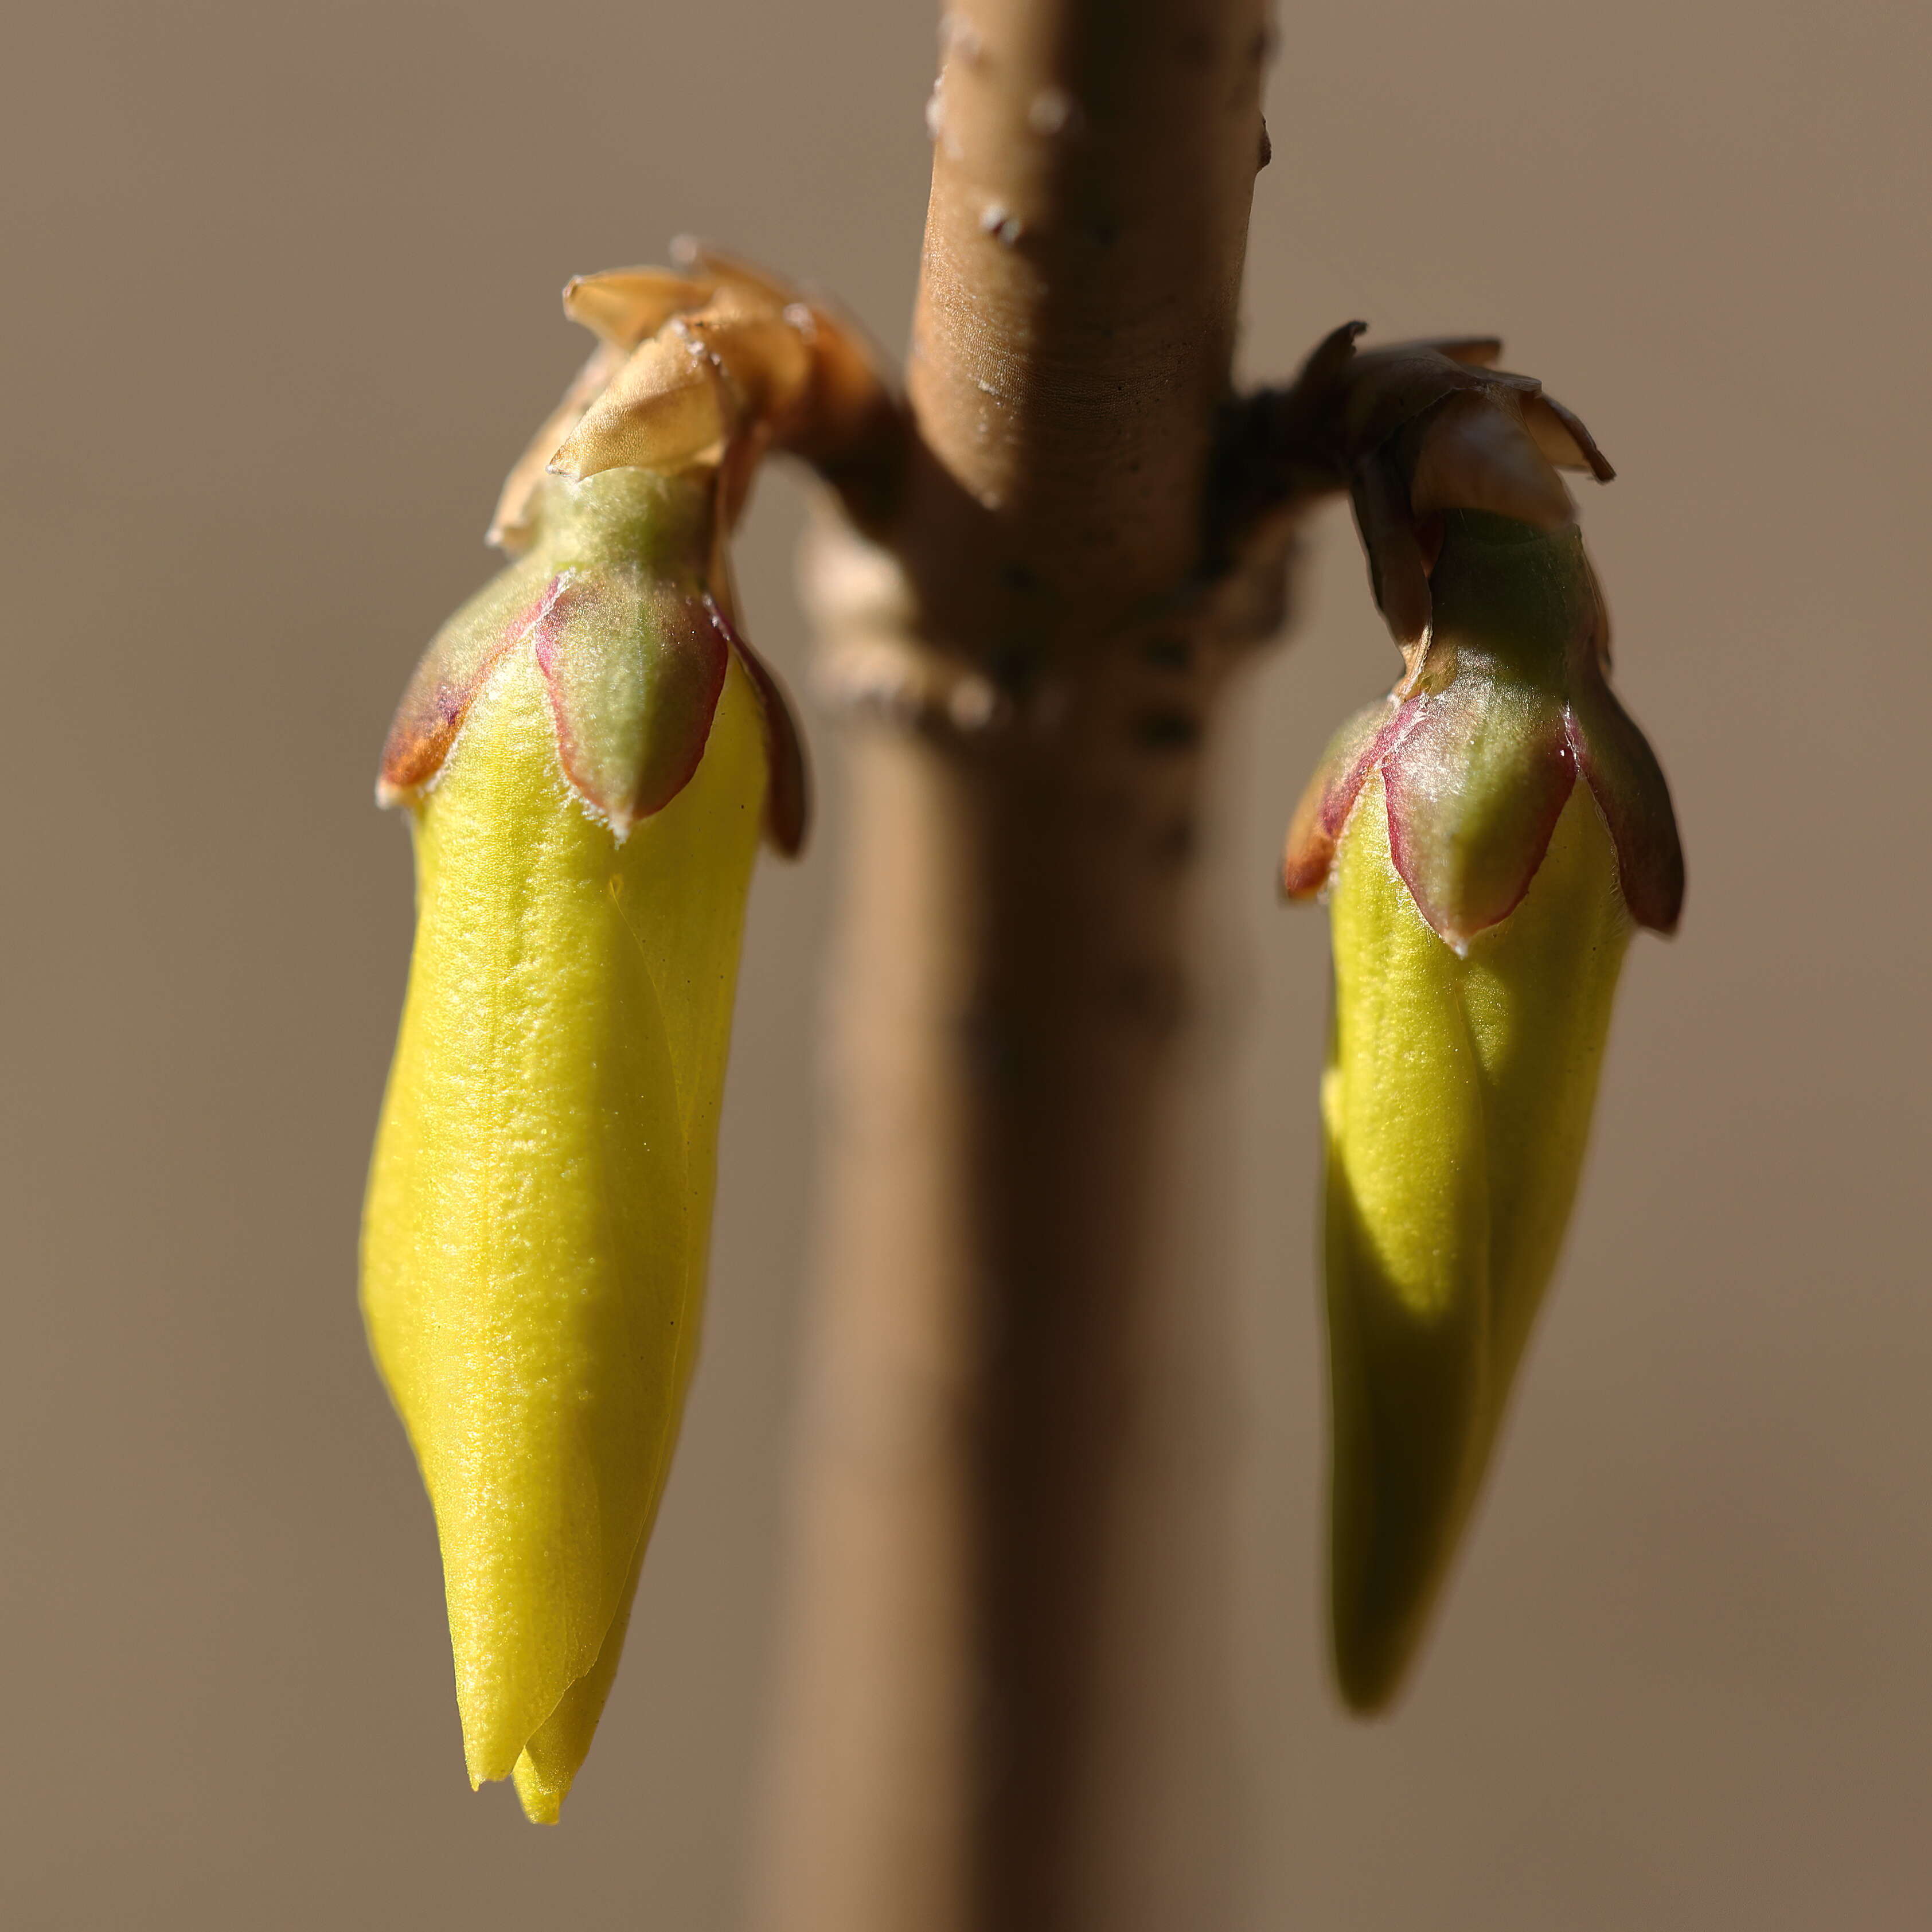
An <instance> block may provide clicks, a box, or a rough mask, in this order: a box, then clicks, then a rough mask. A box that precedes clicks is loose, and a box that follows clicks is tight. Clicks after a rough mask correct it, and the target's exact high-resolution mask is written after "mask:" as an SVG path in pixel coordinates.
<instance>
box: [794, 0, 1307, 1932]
mask: <svg viewBox="0 0 1932 1932" xmlns="http://www.w3.org/2000/svg"><path fill="white" fill-rule="evenodd" d="M1267 52H1268V34H1267V20H1266V10H1265V6H1264V5H1263V4H1262V0H1111V4H1102V3H1101V0H970V4H968V5H964V6H961V7H956V8H954V9H953V10H952V11H951V12H950V13H949V14H948V15H947V21H946V24H945V27H944V32H943V61H942V68H941V77H940V80H939V83H938V86H937V87H936V89H935V94H934V97H933V103H932V109H931V110H930V118H931V121H932V129H933V133H934V153H935V160H934V171H933V187H932V204H931V209H930V212H929V220H928V225H927V231H926V254H925V260H924V266H923V272H922V281H921V287H920V293H919V308H918V314H917V317H916V323H915V329H914V341H913V351H912V356H911V359H910V366H909V371H908V391H909V396H910V406H911V412H912V417H913V425H914V432H915V433H914V435H913V439H912V442H911V444H910V454H909V455H908V457H907V460H906V464H905V467H904V471H903V472H902V473H901V475H900V477H899V478H898V484H899V487H898V488H897V490H895V491H893V492H892V496H893V497H894V499H895V506H894V507H893V508H892V509H891V510H890V511H888V512H887V513H886V514H883V515H882V516H881V517H880V518H878V519H877V520H876V522H875V523H874V527H872V528H871V529H869V530H868V531H867V532H865V535H858V534H856V533H855V532H853V530H852V529H850V528H849V527H843V526H841V527H833V526H830V525H829V524H828V526H827V527H826V530H825V531H824V532H823V534H822V535H821V537H820V538H819V540H818V541H817V544H816V546H815V549H814V553H813V555H812V556H811V560H810V562H809V565H808V592H809V594H810V595H811V599H812V601H813V602H814V606H815V607H816V612H817V616H818V618H819V620H820V625H821V628H822V629H823V633H824V636H825V639H826V644H825V652H826V658H825V675H824V679H823V683H824V686H825V688H826V691H828V692H829V694H830V696H831V698H832V703H833V704H834V705H835V707H836V708H837V709H838V710H840V711H841V712H842V713H843V714H844V715H845V717H846V718H847V719H848V721H849V722H850V727H851V729H850V733H849V737H850V743H849V746H848V752H849V782H850V803H851V811H850V826H851V832H850V838H849V842H848V846H847V852H846V854H845V864H846V868H847V876H846V879H845V882H844V909H843V913H842V921H843V924H842V929H841V936H840V939H839V941H838V953H837V956H836V957H835V962H834V966H833V974H832V989H833V990H832V1006H831V1012H830V1013H829V1065H828V1094H827V1112H826V1138H825V1140H824V1142H823V1149H822V1159H823V1172H824V1177H825V1184H826V1197H825V1202H824V1206H823V1214H822V1220H821V1230H820V1244H821V1245H820V1256H819V1267H818V1289H817V1300H816V1302H815V1304H814V1310H813V1313H812V1316H811V1329H810V1341H809V1349H810V1357H809V1361H808V1385H807V1391H806V1396H805V1403H804V1409H803V1417H802V1432H803V1433H802V1441H801V1445H800V1454H799V1475H798V1481H799V1532H798V1542H797V1557H796V1564H795V1574H794V1577H793V1595H792V1601H791V1616H790V1622H789V1623H788V1625H787V1633H788V1634H787V1653H786V1655H785V1657H784V1661H783V1670H784V1676H783V1700H782V1705H781V1723H780V1728H779V1736H778V1757H777V1761H776V1762H777V1772H776V1779H777V1787H776V1791H775V1801H776V1802H775V1809H774V1812H773V1822H772V1833H771V1836H770V1838H769V1843H768V1844H767V1845H766V1848H765V1850H766V1855H765V1857H764V1858H763V1864H762V1870H761V1873H760V1885H759V1891H758V1897H757V1923H758V1924H759V1925H760V1927H761V1928H762V1932H995V1928H997V1932H1090V1928H1091V1932H1100V1928H1101V1927H1106V1928H1107V1932H1137V1929H1138V1928H1142V1927H1145V1928H1146V1932H1154V1928H1156V1927H1160V1928H1162V1932H1172V1928H1173V1927H1178V1926H1186V1927H1189V1928H1190V1932H1215V1928H1217V1927H1222V1926H1224V1925H1226V1924H1227V1923H1229V1919H1230V1915H1231V1905H1230V1899H1229V1855H1230V1852H1231V1849H1232V1832H1233V1825H1234V1820H1233V1818H1232V1802H1231V1800H1232V1793H1231V1790H1230V1788H1229V1785H1230V1760H1231V1757H1232V1750H1231V1730H1232V1726H1231V1721H1230V1711H1229V1702H1230V1693H1229V1685H1228V1682H1227V1679H1226V1670H1225V1665H1226V1640H1225V1634H1224V1630H1223V1625H1224V1623H1225V1614H1224V1605H1225V1597H1226V1586H1227V1583H1228V1565H1227V1547H1226V1545H1227V1539H1226V1533H1225V1532H1226V1512H1227V1493H1228V1489H1229V1482H1228V1478H1227V1472H1226V1462H1227V1442H1228V1433H1229V1426H1230V1411H1231V1389H1232V1370H1231V1365H1230V1364H1229V1361H1228V1360H1227V1358H1226V1351H1225V1349H1223V1346H1222V1341H1223V1309H1222V1292H1221V1289H1220V1286H1219V1284H1218V1283H1216V1282H1214V1281H1213V1280H1207V1279H1203V1278H1201V1277H1200V1275H1199V1271H1196V1270H1193V1269H1190V1268H1189V1267H1188V1266H1187V1264H1186V1259H1185V1256H1184V1254H1183V1253H1182V1252H1181V1249H1180V1247H1179V1244H1178V1242H1177V1240H1176V1238H1175V1227H1174V1226H1173V1218H1172V1214H1171V1213H1170V1211H1169V1196H1170V1194H1171V1191H1172V1190H1170V1188H1169V1184H1168V1183H1169V1178H1170V1177H1171V1175H1172V1171H1173V1168H1174V1163H1175V1159H1176V1157H1177V1154H1178V1149H1177V1148H1176V1147H1175V1145H1174V1142H1175V1124H1176V1121H1177V1118H1178V1114H1177V1106H1178V1102H1179V1100H1180V1099H1181V1095H1182V1091H1183V1083H1182V1079H1181V1076H1182V1074H1183V1073H1184V1069H1185V1064H1186V1060H1187V1055H1186V1047H1187V1042H1188V1039H1189V1032H1190V1010H1191V1001H1190V986H1189V971H1190V959H1189V939H1188V935H1189V932H1190V913H1189V894H1190V872H1191V862H1192V859H1193V853H1194V851H1195V847H1196V839H1197V819H1198V814H1199V805H1200V794H1201V772H1202V757H1203V753H1204V748H1205V746H1206V745H1207V743H1208V739H1209V737H1210V735H1211V729H1212V724H1213V718H1214V709H1215V703H1216V700H1217V695H1218V694H1219V692H1220V690H1221V688H1222V687H1223V684H1224V683H1225V681H1226V674H1227V673H1228V671H1229V668H1230V667H1231V666H1232V664H1234V662H1235V661H1236V660H1237V658H1238V657H1239V656H1240V655H1241V653H1242V652H1244V651H1245V650H1246V649H1247V647H1248V646H1250V643H1252V642H1253V640H1254V638H1255V637H1256V636H1257V635H1259V634H1263V633H1265V631H1267V630H1268V629H1269V628H1272V620H1273V619H1274V616H1275V615H1276V614H1277V612H1278V583H1279V559H1278V555H1277V559H1276V561H1275V563H1274V565H1272V566H1271V565H1269V564H1268V563H1267V562H1256V563H1255V564H1253V565H1252V567H1249V568H1242V569H1235V568H1232V566H1231V565H1230V564H1229V559H1227V558H1226V557H1224V556H1220V555H1218V554H1217V550H1216V544H1215V542H1214V532H1212V530H1211V517H1210V511H1209V500H1210V496H1211V467H1212V464H1213V461H1214V438H1215V434H1216V426H1217V417H1218V415H1219V413H1220V411H1221V410H1222V407H1223V404H1225V402H1226V400H1227V398H1228V396H1229V381H1230V376H1229V368H1230V359H1231V356H1232V349H1233V344H1234V334H1235V314H1236V308H1237V303H1238V294H1239V287H1240V281H1241V266H1242V257H1243V253H1244V245H1245V239H1246V231H1247V216H1248V209H1249V202H1250V193H1251V190H1252V186H1253V178H1254V175H1255V173H1256V169H1257V168H1258V166H1259V165H1260V164H1261V163H1262V158H1263V156H1264V154H1265V133H1264V130H1263V128H1262V120H1261V112H1260V91H1261V83H1262V74H1263V70H1264V67H1265V60H1266V56H1267ZM848 500H849V496H848ZM882 500H883V499H882Z"/></svg>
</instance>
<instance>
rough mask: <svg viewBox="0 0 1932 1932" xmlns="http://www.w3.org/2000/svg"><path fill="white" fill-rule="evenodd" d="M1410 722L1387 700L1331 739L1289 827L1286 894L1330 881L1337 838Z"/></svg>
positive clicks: (1310, 893)
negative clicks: (1370, 777) (1373, 773)
mask: <svg viewBox="0 0 1932 1932" xmlns="http://www.w3.org/2000/svg"><path fill="white" fill-rule="evenodd" d="M1410 722H1411V718H1410V717H1409V715H1406V713H1405V712H1404V711H1403V709H1402V708H1401V707H1400V706H1398V705H1397V703H1396V701H1395V700H1394V699H1393V698H1387V697H1385V698H1383V699H1382V700H1380V701H1379V703H1374V704H1370V705H1367V706H1364V708H1363V709H1361V710H1360V711H1358V712H1356V713H1355V716H1354V717H1352V718H1350V719H1349V721H1348V723H1347V724H1344V725H1343V727H1342V728H1341V730H1339V731H1337V733H1335V735H1334V737H1333V738H1331V739H1330V740H1329V741H1328V749H1327V750H1326V751H1325V752H1323V754H1322V762H1321V763H1320V764H1319V766H1317V767H1316V772H1315V775H1314V777H1313V778H1310V780H1309V781H1308V789H1307V790H1306V791H1304V793H1302V794H1301V803H1300V804H1299V805H1297V806H1296V807H1295V817H1294V818H1293V819H1292V820H1291V821H1290V823H1289V828H1288V842H1287V844H1286V847H1285V848H1284V849H1283V853H1282V860H1281V889H1282V893H1283V896H1284V897H1285V898H1291V899H1306V898H1313V897H1314V896H1315V895H1316V893H1317V892H1319V891H1320V890H1321V889H1322V887H1323V886H1325V884H1327V883H1328V868H1330V866H1331V865H1333V864H1334V862H1335V844H1336V841H1337V839H1339V838H1340V837H1341V835H1342V827H1343V826H1344V825H1345V824H1346V823H1347V822H1348V817H1349V813H1350V812H1351V811H1353V810H1354V809H1355V798H1356V795H1357V794H1358V793H1359V792H1360V791H1361V789H1362V783H1363V781H1364V779H1365V778H1367V776H1368V775H1369V773H1370V771H1372V770H1373V769H1374V767H1375V766H1376V763H1377V761H1378V760H1380V759H1381V758H1382V756H1383V755H1384V754H1385V753H1386V752H1387V751H1388V749H1389V748H1390V747H1391V745H1394V743H1396V742H1397V741H1398V740H1399V739H1400V736H1401V735H1402V733H1403V731H1404V730H1406V729H1407V728H1408V726H1409V723H1410Z"/></svg>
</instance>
